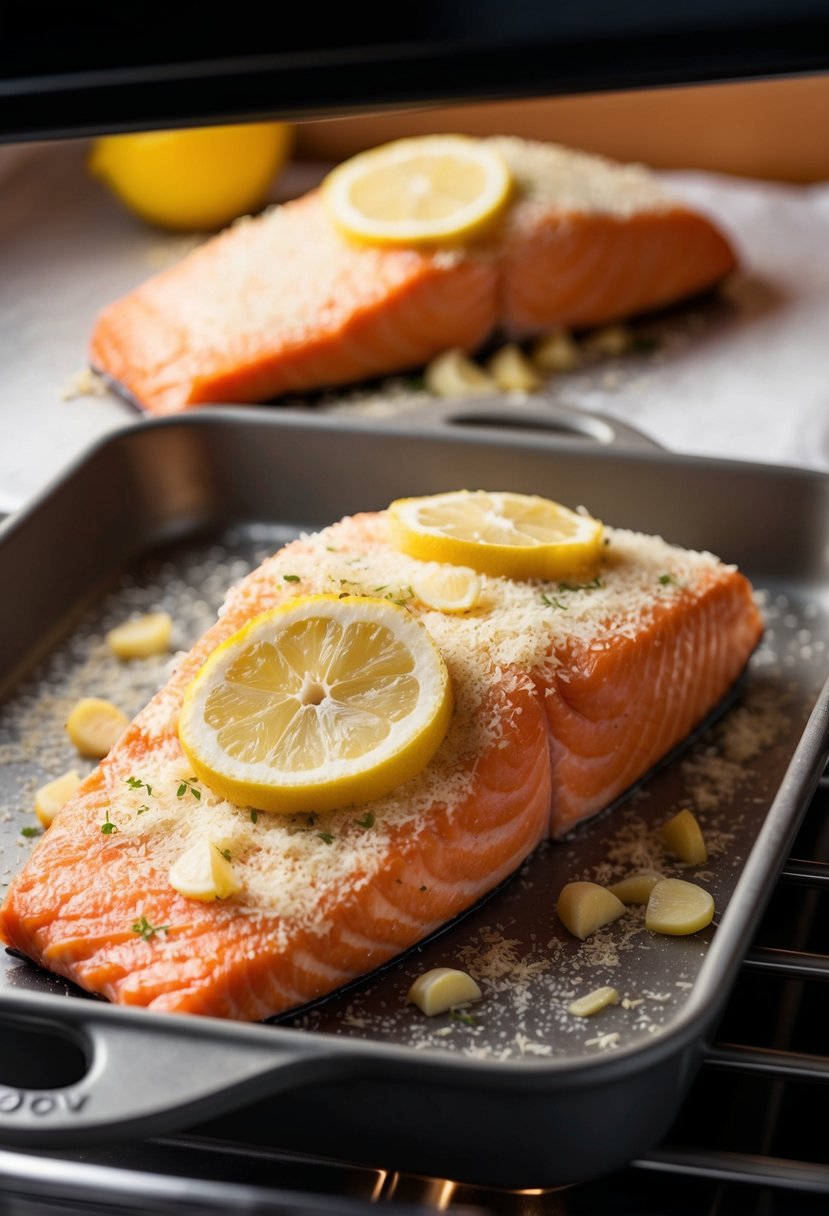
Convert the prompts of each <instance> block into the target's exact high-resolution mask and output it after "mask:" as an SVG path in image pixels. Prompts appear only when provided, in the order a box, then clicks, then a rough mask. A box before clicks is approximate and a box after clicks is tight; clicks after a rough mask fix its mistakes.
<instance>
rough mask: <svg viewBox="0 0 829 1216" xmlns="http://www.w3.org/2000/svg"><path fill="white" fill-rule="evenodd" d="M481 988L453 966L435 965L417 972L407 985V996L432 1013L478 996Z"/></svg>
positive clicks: (427, 1012)
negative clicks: (411, 982)
mask: <svg viewBox="0 0 829 1216" xmlns="http://www.w3.org/2000/svg"><path fill="white" fill-rule="evenodd" d="M481 995H482V994H481V990H480V988H479V987H478V985H477V984H476V983H475V981H474V980H473V978H472V976H471V975H467V973H466V972H465V971H457V970H455V969H454V968H453V967H434V968H433V969H432V970H431V971H425V972H424V973H423V975H419V976H418V977H417V979H416V980H415V982H414V983H413V984H412V986H411V988H410V989H409V992H408V995H407V997H406V1000H408V1001H411V1003H412V1004H413V1005H417V1007H418V1009H420V1011H421V1013H425V1014H426V1015H427V1017H434V1015H435V1014H436V1013H446V1012H447V1010H449V1009H454V1008H456V1007H457V1006H458V1005H466V1004H468V1003H469V1002H470V1001H479V1000H480V999H481Z"/></svg>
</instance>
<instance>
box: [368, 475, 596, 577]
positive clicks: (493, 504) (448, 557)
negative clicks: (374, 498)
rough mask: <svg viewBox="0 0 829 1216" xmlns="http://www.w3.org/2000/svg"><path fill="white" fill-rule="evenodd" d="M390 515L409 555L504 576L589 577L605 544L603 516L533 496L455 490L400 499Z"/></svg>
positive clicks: (397, 538) (394, 535) (398, 543)
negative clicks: (577, 510)
mask: <svg viewBox="0 0 829 1216" xmlns="http://www.w3.org/2000/svg"><path fill="white" fill-rule="evenodd" d="M388 518H389V526H390V531H391V539H392V543H393V544H394V545H395V546H396V548H398V549H400V550H401V551H402V552H403V553H407V554H408V555H409V556H410V557H415V558H418V559H420V560H421V561H427V562H449V563H451V564H452V565H456V566H469V567H471V568H472V569H473V570H478V571H480V573H482V574H496V575H500V576H502V577H504V578H517V579H528V578H538V579H551V578H562V577H564V576H565V575H583V574H586V573H588V572H590V571H591V570H592V569H593V568H594V567H595V565H596V563H597V561H598V558H599V554H600V552H601V547H602V525H601V523H600V522H599V521H598V520H597V519H593V518H592V517H591V516H589V515H581V514H579V513H577V512H575V511H570V510H569V509H568V508H567V507H563V506H562V505H561V504H560V503H557V502H553V501H552V500H551V499H549V498H539V497H537V496H536V495H532V494H511V493H496V492H490V491H486V490H453V491H451V492H449V493H446V494H431V495H428V496H427V497H425V498H398V499H397V500H396V501H395V502H393V503H392V504H391V506H390V507H389V509H388Z"/></svg>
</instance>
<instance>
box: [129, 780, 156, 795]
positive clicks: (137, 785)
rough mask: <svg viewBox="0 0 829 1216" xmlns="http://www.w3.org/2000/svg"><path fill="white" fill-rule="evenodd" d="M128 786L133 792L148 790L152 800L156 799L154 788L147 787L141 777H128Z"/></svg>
mask: <svg viewBox="0 0 829 1216" xmlns="http://www.w3.org/2000/svg"><path fill="white" fill-rule="evenodd" d="M127 785H128V786H129V787H130V789H131V790H146V791H147V794H148V795H149V797H150V798H153V797H155V795H154V794H153V787H152V786H151V785H147V782H146V781H142V780H141V779H140V778H139V777H127Z"/></svg>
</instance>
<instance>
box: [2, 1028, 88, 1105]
mask: <svg viewBox="0 0 829 1216" xmlns="http://www.w3.org/2000/svg"><path fill="white" fill-rule="evenodd" d="M0 1042H2V1044H3V1050H2V1052H0V1085H8V1086H10V1087H12V1088H13V1089H47V1090H52V1089H63V1088H64V1087H65V1086H68V1085H76V1084H77V1083H78V1082H79V1081H81V1080H82V1079H83V1078H84V1077H85V1076H86V1074H87V1072H88V1071H89V1059H88V1056H87V1053H86V1051H85V1050H84V1047H83V1045H82V1044H81V1043H80V1042H79V1041H78V1040H77V1039H76V1038H74V1037H73V1036H72V1035H70V1034H67V1033H66V1031H64V1030H63V1029H62V1028H59V1027H55V1026H52V1025H49V1024H46V1023H37V1024H31V1023H25V1024H24V1023H22V1022H19V1021H17V1020H15V1019H7V1018H0Z"/></svg>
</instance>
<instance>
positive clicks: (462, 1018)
mask: <svg viewBox="0 0 829 1216" xmlns="http://www.w3.org/2000/svg"><path fill="white" fill-rule="evenodd" d="M449 1016H450V1017H451V1019H452V1021H453V1022H463V1024H464V1026H477V1025H478V1019H477V1018H475V1017H473V1016H472V1014H471V1013H464V1012H463V1010H461V1009H450V1011H449Z"/></svg>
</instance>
